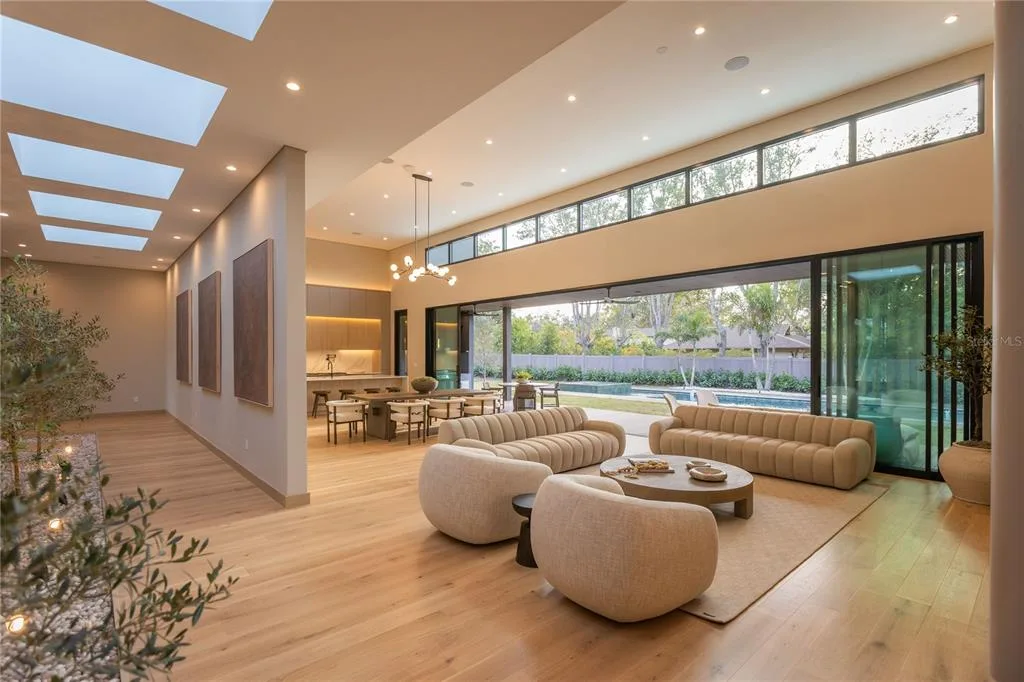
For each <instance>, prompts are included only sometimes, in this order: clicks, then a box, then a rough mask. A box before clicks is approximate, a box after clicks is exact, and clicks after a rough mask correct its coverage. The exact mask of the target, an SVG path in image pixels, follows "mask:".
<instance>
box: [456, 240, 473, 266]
mask: <svg viewBox="0 0 1024 682" xmlns="http://www.w3.org/2000/svg"><path fill="white" fill-rule="evenodd" d="M451 247H452V263H459V262H461V261H464V260H469V259H470V258H472V257H473V237H463V238H462V239H456V240H455V241H453V242H452V243H451Z"/></svg>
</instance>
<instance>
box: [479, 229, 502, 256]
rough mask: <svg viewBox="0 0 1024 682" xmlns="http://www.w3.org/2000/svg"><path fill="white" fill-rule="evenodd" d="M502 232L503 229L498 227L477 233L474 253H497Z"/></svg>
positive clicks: (480, 254) (481, 254)
mask: <svg viewBox="0 0 1024 682" xmlns="http://www.w3.org/2000/svg"><path fill="white" fill-rule="evenodd" d="M503 234H504V230H503V229H502V228H500V227H496V228H494V229H493V230H488V231H487V232H481V233H479V234H478V235H477V236H476V255H478V256H483V255H485V254H488V253H498V252H499V251H501V250H502V235H503Z"/></svg>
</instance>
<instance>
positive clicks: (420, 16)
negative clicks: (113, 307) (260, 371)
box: [0, 0, 616, 269]
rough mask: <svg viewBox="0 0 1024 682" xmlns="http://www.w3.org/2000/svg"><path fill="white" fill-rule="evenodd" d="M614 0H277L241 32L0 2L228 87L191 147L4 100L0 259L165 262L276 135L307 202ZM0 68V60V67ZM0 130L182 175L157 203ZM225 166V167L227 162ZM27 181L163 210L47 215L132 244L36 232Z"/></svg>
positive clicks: (154, 11)
mask: <svg viewBox="0 0 1024 682" xmlns="http://www.w3.org/2000/svg"><path fill="white" fill-rule="evenodd" d="M615 6H616V3H590V2H570V3H521V2H485V3H458V2H454V3H436V2H286V1H284V0H278V1H277V2H275V3H274V4H273V5H272V6H271V8H270V12H269V14H268V15H267V18H266V20H265V22H264V24H263V26H262V28H261V29H260V31H259V33H258V34H257V35H256V37H255V40H253V41H252V42H249V41H247V40H245V39H243V38H240V37H238V36H235V35H232V34H229V33H226V32H224V31H221V30H218V29H216V28H213V27H211V26H208V25H206V24H203V23H200V22H197V21H195V20H193V19H190V18H188V17H186V16H183V15H180V14H176V13H174V12H171V11H168V10H166V9H163V8H161V7H159V6H157V5H155V4H152V3H148V2H139V1H138V0H135V1H133V2H120V1H114V2H91V1H79V2H12V1H8V2H4V3H3V4H2V6H0V12H2V13H3V14H4V15H7V16H10V17H12V18H15V19H19V20H21V21H24V22H27V23H30V24H33V25H36V26H40V27H42V28H45V29H49V30H51V31H56V32H58V33H61V34H64V35H67V36H71V37H74V38H78V39H80V40H84V41H86V42H89V43H92V44H95V45H99V46H102V47H106V48H109V49H111V50H114V51H117V52H120V53H123V54H127V55H130V56H133V57H137V58H139V59H143V60H146V61H149V62H153V63H155V64H159V65H161V66H164V67H167V68H170V69H173V70H175V71H180V72H183V73H187V74H189V75H192V76H196V77H198V78H202V79H205V80H207V81H211V82H213V83H217V84H220V85H223V86H225V87H227V94H226V95H225V96H224V99H223V101H222V102H221V104H220V107H219V108H218V110H217V112H216V114H215V115H214V117H213V119H212V122H211V123H210V126H209V128H208V129H207V130H206V133H205V135H204V136H203V138H202V140H201V142H200V143H199V145H198V146H196V147H192V146H189V145H185V144H178V143H175V142H169V141H166V140H161V139H157V138H153V137H148V136H145V135H140V134H137V133H131V132H126V131H123V130H118V129H115V128H111V127H107V126H103V125H97V124H92V123H88V122H85V121H81V120H77V119H73V118H68V117H64V116H60V115H56V114H51V113H47V112H44V111H39V110H36V109H31V108H27V107H24V106H19V105H14V104H10V103H8V102H4V103H3V104H2V108H0V116H2V132H3V135H2V137H3V140H2V146H0V165H2V168H0V183H2V185H0V211H3V212H6V213H7V214H8V217H6V218H0V227H2V233H0V242H2V247H3V249H4V252H5V253H4V255H7V256H14V255H17V254H21V253H26V252H28V253H31V254H32V256H33V257H34V258H36V259H38V260H53V261H64V262H77V263H87V264H92V265H108V266H116V267H131V268H147V269H148V268H151V267H152V266H154V265H155V266H157V268H158V269H163V268H165V267H167V265H168V264H169V263H170V262H171V261H173V260H174V259H175V258H176V257H177V256H179V255H180V254H181V253H182V252H183V251H184V250H185V249H186V248H187V247H188V245H189V244H191V242H192V241H193V240H194V239H195V238H196V237H198V235H199V234H200V233H201V232H202V230H203V229H205V228H206V226H207V225H209V224H210V222H211V221H212V220H213V218H214V217H215V216H216V215H217V214H218V213H220V211H222V210H223V209H224V208H225V207H226V206H227V204H228V203H229V202H230V201H231V199H233V198H234V197H235V196H236V195H237V194H238V193H239V192H240V191H241V190H242V189H243V188H244V187H245V185H246V184H248V182H249V181H250V180H251V179H252V178H253V177H254V176H255V175H256V174H257V173H258V172H259V171H260V169H261V168H262V167H263V166H264V165H265V164H266V163H267V162H268V161H269V160H270V158H271V157H272V156H273V155H274V154H275V153H276V152H277V150H278V149H280V147H281V146H282V145H290V146H293V147H297V148H300V149H305V150H307V151H308V152H309V154H308V156H307V202H308V205H310V206H312V205H314V204H317V203H318V202H320V201H321V200H323V199H324V198H326V197H328V196H329V195H330V194H331V193H332V192H336V191H338V189H339V188H341V187H345V186H346V185H348V184H349V183H350V182H351V181H352V180H353V179H355V178H356V177H358V176H359V175H360V174H361V173H363V172H365V171H366V170H367V169H368V168H370V167H371V166H373V164H374V163H375V162H377V161H378V160H379V159H381V158H383V157H385V156H387V155H388V154H390V153H391V152H393V151H394V150H396V149H399V148H402V147H403V146H404V145H406V144H408V143H409V142H410V141H412V140H414V139H416V138H417V137H418V136H420V135H422V134H423V133H424V132H426V131H428V130H430V129H432V128H433V127H435V126H436V125H437V124H438V123H440V122H442V121H443V120H445V119H446V118H448V117H449V116H451V115H452V114H453V113H455V112H457V111H458V110H459V109H461V108H462V107H464V106H466V105H467V104H469V103H470V102H472V101H473V100H475V99H477V98H478V97H479V96H480V95H482V94H484V93H485V92H487V91H488V90H490V89H492V88H493V87H495V86H497V85H498V84H500V83H501V82H503V81H505V80H506V79H508V78H509V77H510V76H512V75H514V74H515V73H517V72H518V71H520V70H521V69H522V68H524V67H525V66H527V65H528V64H530V63H532V62H534V61H535V60H536V59H537V58H539V57H541V56H542V55H543V54H545V53H546V52H548V51H549V50H551V49H552V48H554V47H555V46H557V45H559V44H560V43H562V42H563V41H564V40H566V39H567V38H569V37H570V36H572V35H574V34H576V33H577V32H578V31H580V30H581V29H582V28H584V27H585V26H587V25H589V24H590V23H592V22H593V21H594V20H595V19H597V18H599V17H601V16H602V15H604V14H605V13H607V12H608V11H609V10H611V9H613V8H614V7H615ZM0 41H2V36H0ZM9 68H13V67H12V65H11V64H10V63H9V62H8V60H4V62H3V64H2V65H0V69H2V70H0V78H3V76H4V72H6V70H7V69H9ZM293 79H294V80H297V81H298V82H300V83H301V84H302V87H303V89H302V90H301V91H300V92H298V93H292V92H289V91H288V90H286V89H285V87H284V83H285V82H286V81H288V80H293ZM96 97H102V93H96ZM8 132H15V133H19V134H22V135H28V136H32V137H37V138H42V139H46V140H53V141H57V142H62V143H66V144H70V145H76V146H80V147H86V148H90V149H95V150H99V151H103V152H108V153H114V154H121V155H126V156H131V157H135V158H141V159H146V160H149V161H157V162H160V163H164V164H170V165H175V166H179V167H183V168H184V169H185V171H184V174H183V175H182V178H181V180H180V182H179V183H178V185H177V187H176V189H175V191H174V193H173V194H172V196H171V198H170V199H169V200H162V199H154V198H149V197H141V196H137V195H129V194H124V193H121V192H116V191H109V190H101V189H93V188H87V187H84V186H81V185H74V184H68V183H62V182H55V181H46V180H39V179H35V178H25V177H22V176H21V174H20V173H19V170H18V166H17V163H16V162H15V160H14V156H13V152H12V149H11V144H10V140H9V138H8V135H7V133H8ZM227 164H233V165H234V166H236V167H237V168H238V170H237V172H234V173H231V172H228V171H226V170H225V166H226V165H227ZM29 190H39V191H44V192H53V193H58V194H70V195H73V196H76V197H83V198H88V199H95V200H101V201H111V202H124V203H130V204H132V205H135V206H140V207H147V208H155V209H159V210H161V211H163V215H162V216H161V218H160V221H159V223H158V224H157V226H156V229H155V230H154V231H153V232H152V233H141V232H138V231H134V230H129V229H120V228H115V227H109V226H99V225H93V224H88V223H86V224H83V223H75V222H74V221H67V220H52V219H47V220H46V221H45V222H47V223H53V224H60V225H66V226H69V227H81V228H92V229H102V230H106V231H108V232H117V233H124V234H142V235H145V236H149V237H150V241H149V243H148V244H147V246H146V248H145V250H144V251H142V252H141V253H132V252H128V251H119V250H112V249H103V248H97V247H85V246H72V245H67V244H56V243H48V242H45V241H44V240H43V237H42V233H41V229H40V219H39V218H38V216H36V215H35V213H34V210H33V207H32V204H31V202H30V201H29V195H28V191H29ZM193 207H198V208H199V209H200V213H193V212H192V208H193ZM346 215H347V214H346ZM175 235H178V236H179V237H181V239H179V240H175V239H174V238H173V237H174V236H175ZM317 236H322V235H319V234H318V235H317ZM21 243H24V244H27V247H26V248H21V247H18V244H21ZM158 258H160V259H163V262H159V261H158V260H157V259H158Z"/></svg>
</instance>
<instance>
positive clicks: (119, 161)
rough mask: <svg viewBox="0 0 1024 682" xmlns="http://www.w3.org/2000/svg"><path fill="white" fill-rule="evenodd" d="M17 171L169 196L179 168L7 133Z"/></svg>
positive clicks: (152, 194) (42, 176)
mask: <svg viewBox="0 0 1024 682" xmlns="http://www.w3.org/2000/svg"><path fill="white" fill-rule="evenodd" d="M8 137H10V138H11V147H12V148H13V149H14V158H16V159H17V160H18V168H20V169H21V174H22V175H25V176H28V177H32V178H43V179H44V180H57V181H58V182H70V183H74V184H76V185H87V186H89V187H99V188H101V189H111V190H115V191H117V192H129V193H131V194H142V195H144V196H147V197H156V198H157V199H167V198H170V196H171V193H172V192H173V191H174V187H175V185H177V184H178V179H179V178H180V177H181V173H182V169H181V168H176V167H175V166H166V165H164V164H162V163H154V162H152V161H143V160H142V159H133V158H131V157H129V156H118V155H117V154H108V153H106V152H98V151H95V150H93V149H85V148H84V147H72V146H71V145H67V144H61V143H60V142H51V141H49V140H40V139H39V138H35V137H26V136H24V135H15V134H14V133H8Z"/></svg>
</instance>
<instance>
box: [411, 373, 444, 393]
mask: <svg viewBox="0 0 1024 682" xmlns="http://www.w3.org/2000/svg"><path fill="white" fill-rule="evenodd" d="M409 385H410V386H412V390H414V391H416V392H417V393H422V394H427V393H430V392H431V391H433V390H434V389H435V388H437V379H435V378H434V377H416V378H415V379H413V380H412V381H410V382H409Z"/></svg>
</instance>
